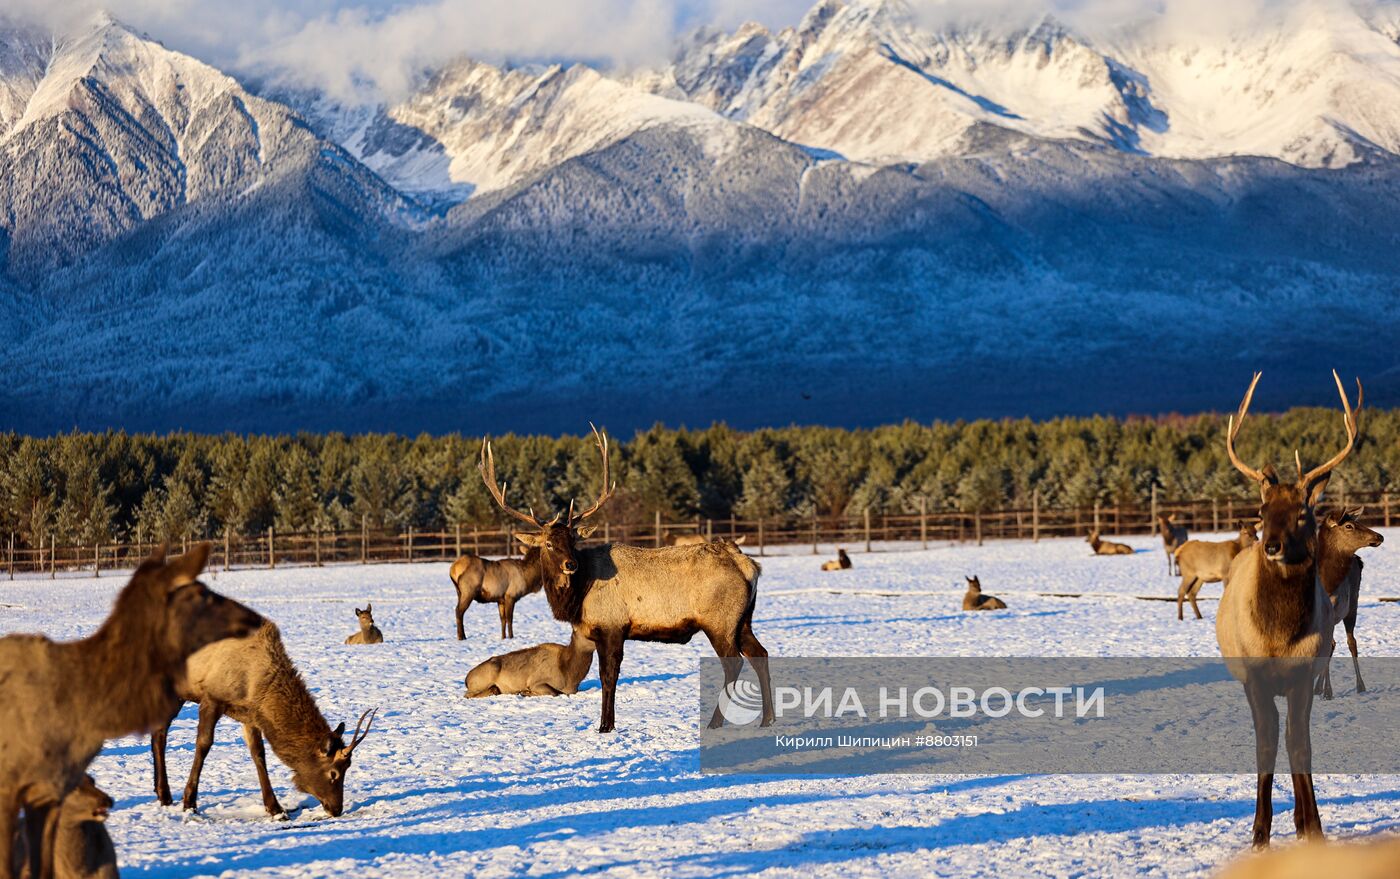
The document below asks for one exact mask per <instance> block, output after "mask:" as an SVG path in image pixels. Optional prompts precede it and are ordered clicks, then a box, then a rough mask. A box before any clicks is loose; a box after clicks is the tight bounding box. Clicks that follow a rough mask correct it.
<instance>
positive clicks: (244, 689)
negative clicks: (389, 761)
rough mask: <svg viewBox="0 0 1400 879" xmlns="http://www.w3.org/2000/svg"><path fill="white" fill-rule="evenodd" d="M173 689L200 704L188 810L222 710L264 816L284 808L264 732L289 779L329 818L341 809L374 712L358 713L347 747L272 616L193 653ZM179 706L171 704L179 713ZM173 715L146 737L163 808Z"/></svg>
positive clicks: (341, 731)
mask: <svg viewBox="0 0 1400 879" xmlns="http://www.w3.org/2000/svg"><path fill="white" fill-rule="evenodd" d="M176 692H177V693H178V694H179V696H180V698H181V699H183V700H184V701H185V702H196V703H198V704H199V731H198V733H197V734H196V739H195V753H194V764H193V765H192V766H191V767H190V777H189V781H188V782H186V784H185V796H184V801H183V806H184V808H185V809H187V810H193V809H194V808H195V807H196V805H197V799H198V796H199V776H200V773H201V772H202V771H203V769H204V760H205V758H206V757H208V756H209V749H210V748H211V747H213V745H214V727H215V726H216V725H217V724H218V722H219V719H220V718H222V717H223V716H224V715H225V714H227V715H228V716H229V717H232V718H233V719H234V720H236V721H238V722H239V723H241V724H243V739H244V741H245V742H246V743H247V744H248V752H249V753H250V754H251V755H252V757H253V766H254V767H255V768H256V769H257V772H258V786H259V787H260V788H261V789H262V799H263V807H264V808H265V809H267V813H268V814H269V815H273V816H277V817H280V816H283V815H285V814H286V812H285V811H284V810H283V809H282V805H281V804H280V803H279V802H278V801H277V795H276V794H275V793H273V792H272V782H271V780H269V779H268V777H267V751H266V750H265V749H264V748H263V737H264V736H266V737H267V741H268V743H269V744H271V745H272V750H273V753H275V754H276V755H277V756H278V757H279V758H281V760H282V762H283V763H285V764H287V766H288V767H290V768H291V770H292V782H293V783H294V784H295V785H296V786H297V788H298V789H299V790H302V791H305V792H306V793H309V794H311V795H312V796H313V797H315V798H316V799H317V800H319V801H320V802H321V805H322V806H323V807H324V808H325V810H326V812H327V813H329V814H330V816H331V817H333V818H334V817H337V816H339V815H340V813H341V812H342V811H343V810H344V808H345V773H346V772H347V771H349V769H350V758H351V757H352V756H353V755H354V753H355V749H356V748H357V747H359V745H360V742H362V741H364V738H365V736H366V735H368V734H369V728H370V725H371V724H372V723H374V715H375V713H376V712H377V710H378V709H375V710H371V711H366V712H365V713H364V714H361V715H360V722H359V723H357V724H355V734H354V735H353V736H352V737H351V739H350V744H348V745H347V744H345V724H343V723H342V724H340V725H339V726H337V727H336V728H335V729H331V727H330V724H328V723H326V718H325V717H323V716H322V715H321V710H320V709H319V708H317V707H316V700H315V699H314V698H312V696H311V692H310V691H309V690H307V688H306V683H305V682H304V681H303V680H302V679H301V675H300V674H298V673H297V670H296V667H295V666H294V665H292V660H291V657H289V656H288V655H287V650H286V648H285V647H283V646H282V635H281V633H280V632H278V630H277V626H275V625H273V624H272V622H271V621H266V622H264V623H263V624H262V626H261V628H259V629H258V630H257V631H256V632H254V633H253V634H252V635H249V636H248V637H247V638H243V639H240V640H234V641H219V642H217V643H215V644H211V645H209V646H208V647H205V648H204V649H203V650H201V651H199V652H198V653H196V654H194V655H193V656H191V657H190V660H189V670H188V677H187V679H186V680H185V682H184V683H183V684H181V685H180V686H178V687H177V690H176ZM181 704H183V702H181V703H177V704H176V706H175V711H176V712H178V711H179V708H180V705H181ZM174 719H175V715H174V714H173V713H172V714H171V715H170V717H169V719H167V720H166V722H165V724H164V725H163V726H161V727H159V728H158V729H156V730H155V732H153V733H152V734H151V757H152V760H153V762H154V764H155V788H156V797H157V798H158V799H159V800H160V802H161V804H162V805H165V806H168V805H170V782H169V780H168V779H167V776H166V771H165V743H166V739H167V737H168V736H169V733H170V723H171V721H173V720H174Z"/></svg>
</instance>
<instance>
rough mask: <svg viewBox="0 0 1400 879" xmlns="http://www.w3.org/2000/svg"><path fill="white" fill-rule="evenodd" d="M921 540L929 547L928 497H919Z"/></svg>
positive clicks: (926, 547) (925, 547) (925, 546)
mask: <svg viewBox="0 0 1400 879" xmlns="http://www.w3.org/2000/svg"><path fill="white" fill-rule="evenodd" d="M919 542H920V543H922V544H923V546H924V549H928V498H926V497H920V498H919Z"/></svg>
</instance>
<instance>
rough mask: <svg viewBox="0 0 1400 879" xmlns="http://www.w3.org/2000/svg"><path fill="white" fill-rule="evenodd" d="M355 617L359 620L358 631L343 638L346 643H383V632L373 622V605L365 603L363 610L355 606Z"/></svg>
mask: <svg viewBox="0 0 1400 879" xmlns="http://www.w3.org/2000/svg"><path fill="white" fill-rule="evenodd" d="M355 618H356V619H357V620H359V621H360V631H358V632H356V633H355V634H353V635H351V636H350V637H349V638H346V639H345V643H346V644H383V643H384V633H383V632H381V631H379V627H378V626H376V625H375V624H374V605H373V604H366V605H365V609H364V610H360V609H359V608H358V607H357V608H355Z"/></svg>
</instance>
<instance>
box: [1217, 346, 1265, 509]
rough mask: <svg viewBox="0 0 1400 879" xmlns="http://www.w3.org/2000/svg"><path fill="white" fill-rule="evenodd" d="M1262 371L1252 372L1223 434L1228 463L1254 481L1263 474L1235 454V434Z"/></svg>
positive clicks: (1261, 478)
mask: <svg viewBox="0 0 1400 879" xmlns="http://www.w3.org/2000/svg"><path fill="white" fill-rule="evenodd" d="M1261 375H1263V373H1262V372H1256V373H1255V374H1254V381H1252V382H1250V383H1249V390H1248V391H1245V394H1244V399H1243V400H1242V401H1240V408H1239V411H1237V412H1236V413H1235V414H1234V415H1231V416H1230V425H1229V430H1228V431H1227V432H1226V434H1225V451H1227V452H1229V453H1230V463H1231V464H1234V465H1235V469H1236V470H1238V471H1240V472H1241V473H1243V474H1244V475H1245V476H1248V477H1249V478H1250V479H1253V480H1254V481H1255V482H1264V481H1265V476H1264V474H1263V473H1262V472H1261V471H1259V470H1255V469H1254V468H1253V467H1250V466H1249V465H1248V464H1246V463H1245V462H1243V461H1241V460H1240V456H1239V455H1237V454H1235V436H1236V435H1237V434H1238V433H1239V432H1240V425H1242V424H1244V417H1245V415H1247V414H1248V413H1249V404H1250V402H1251V401H1252V400H1253V399H1254V388H1255V386H1256V385H1258V384H1259V377H1260V376H1261Z"/></svg>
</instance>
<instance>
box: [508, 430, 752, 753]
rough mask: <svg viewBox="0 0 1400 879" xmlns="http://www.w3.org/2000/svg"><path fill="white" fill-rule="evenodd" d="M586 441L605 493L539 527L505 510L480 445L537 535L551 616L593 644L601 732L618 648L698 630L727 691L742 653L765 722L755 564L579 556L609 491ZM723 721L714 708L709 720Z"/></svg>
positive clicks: (612, 552) (602, 553)
mask: <svg viewBox="0 0 1400 879" xmlns="http://www.w3.org/2000/svg"><path fill="white" fill-rule="evenodd" d="M593 438H594V441H595V442H596V443H597V446H598V451H599V452H600V454H601V455H602V457H603V489H602V491H601V492H600V493H599V495H598V499H597V500H596V501H594V503H593V505H592V506H591V507H589V508H588V509H587V510H584V511H583V512H582V513H579V514H575V513H574V509H573V505H572V504H570V505H569V510H568V515H567V518H566V517H565V514H564V513H563V512H560V513H559V514H557V515H555V516H554V518H552V519H549V520H545V519H540V518H537V517H536V516H535V515H534V514H533V513H522V512H520V511H519V510H516V509H514V508H512V507H511V506H510V505H509V504H508V503H507V502H506V498H505V492H504V489H503V488H502V487H501V486H500V485H499V484H498V483H497V482H496V465H495V458H494V456H493V454H492V452H491V445H490V443H487V442H483V443H482V448H481V478H482V481H483V482H485V483H486V487H487V489H488V490H489V491H490V492H491V496H492V497H493V498H495V500H496V504H497V505H498V506H499V507H500V508H501V509H502V510H504V511H505V512H506V513H507V514H509V515H511V516H513V517H515V518H516V519H518V520H520V521H521V522H524V523H526V524H528V525H529V526H530V527H531V528H533V529H534V533H531V534H529V535H525V536H522V537H521V540H523V541H525V542H526V543H529V544H530V545H531V546H532V547H534V548H536V549H538V550H539V552H538V553H537V554H536V555H535V556H534V557H533V558H534V565H535V566H536V567H537V569H538V571H539V576H540V577H541V578H542V580H543V582H544V591H545V597H546V598H548V599H549V607H550V610H551V611H553V613H554V616H555V619H558V620H562V621H564V622H566V623H569V624H570V625H571V626H572V627H573V630H574V632H575V634H576V635H577V636H578V637H580V638H583V639H585V640H587V641H591V642H593V643H594V644H596V645H597V647H598V677H599V679H600V680H601V681H602V683H603V699H602V718H601V722H600V723H599V726H598V731H599V732H612V730H613V727H614V724H615V719H614V705H615V700H616V694H617V679H618V672H619V670H620V669H621V667H622V648H623V645H624V643H626V642H627V641H661V642H663V643H667V644H685V643H687V642H689V641H690V639H691V638H693V637H694V636H695V635H696V633H698V632H704V633H705V635H706V637H708V638H709V639H710V646H712V647H713V648H714V651H715V654H716V655H718V656H719V657H720V659H721V660H722V662H723V664H724V673H725V681H726V683H727V684H729V683H733V682H734V681H735V680H736V679H737V678H738V676H739V671H740V669H741V667H742V664H743V659H742V658H741V656H743V657H748V659H749V662H750V663H751V664H752V665H753V668H754V671H755V673H756V674H757V675H758V681H759V686H760V688H761V691H762V697H763V722H764V724H765V725H767V724H771V723H772V722H773V688H772V685H771V683H770V681H769V677H768V651H767V650H765V649H764V648H763V645H762V644H760V643H759V641H758V638H757V637H755V636H754V633H753V611H754V602H755V601H756V600H757V598H758V575H759V567H758V565H757V564H756V563H755V562H754V561H753V559H750V558H749V557H748V556H746V555H744V553H743V552H742V551H741V550H740V549H739V547H738V545H737V544H736V543H735V542H734V541H732V540H720V541H716V542H715V543H706V544H702V545H700V546H670V547H663V548H658V549H643V548H640V547H634V546H624V545H620V544H604V545H602V546H594V547H589V548H587V549H579V548H578V541H580V540H582V539H583V538H585V537H587V536H588V535H589V534H591V533H592V532H593V527H592V526H586V525H584V524H583V522H584V520H585V519H587V518H588V517H590V516H592V515H593V514H594V513H596V512H598V510H599V509H601V508H602V506H603V504H604V503H606V502H607V500H608V498H610V497H612V493H613V491H614V490H615V489H616V485H615V484H613V483H612V482H611V481H610V480H609V478H608V473H609V470H608V441H607V438H606V437H604V436H603V435H602V434H599V433H598V431H597V430H596V429H595V430H594V431H593ZM722 722H723V718H722V717H721V715H720V713H719V710H718V708H716V710H715V713H714V716H713V717H712V718H711V721H710V723H711V725H712V726H718V725H719V724H721V723H722Z"/></svg>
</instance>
